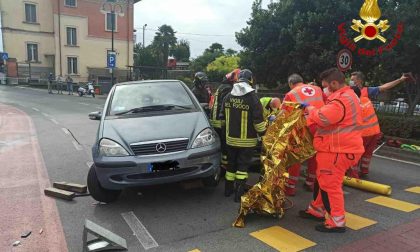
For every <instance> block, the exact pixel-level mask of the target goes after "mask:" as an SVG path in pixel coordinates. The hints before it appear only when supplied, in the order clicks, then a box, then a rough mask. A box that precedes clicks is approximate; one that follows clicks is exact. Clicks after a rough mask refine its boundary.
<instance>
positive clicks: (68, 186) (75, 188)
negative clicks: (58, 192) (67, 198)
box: [53, 182, 87, 193]
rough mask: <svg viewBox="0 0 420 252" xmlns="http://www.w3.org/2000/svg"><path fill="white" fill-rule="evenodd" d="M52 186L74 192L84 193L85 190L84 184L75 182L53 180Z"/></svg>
mask: <svg viewBox="0 0 420 252" xmlns="http://www.w3.org/2000/svg"><path fill="white" fill-rule="evenodd" d="M53 187H54V188H58V189H62V190H66V191H70V192H76V193H86V192H87V186H86V185H80V184H75V183H67V182H54V184H53Z"/></svg>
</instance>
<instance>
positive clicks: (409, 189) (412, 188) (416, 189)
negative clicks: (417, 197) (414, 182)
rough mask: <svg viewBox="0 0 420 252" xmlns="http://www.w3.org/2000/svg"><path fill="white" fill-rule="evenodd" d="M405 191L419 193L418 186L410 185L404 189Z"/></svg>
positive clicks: (419, 187)
mask: <svg viewBox="0 0 420 252" xmlns="http://www.w3.org/2000/svg"><path fill="white" fill-rule="evenodd" d="M405 191H407V192H412V193H418V194H420V186H415V187H410V188H407V189H405Z"/></svg>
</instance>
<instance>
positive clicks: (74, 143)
mask: <svg viewBox="0 0 420 252" xmlns="http://www.w3.org/2000/svg"><path fill="white" fill-rule="evenodd" d="M72 142H73V145H74V148H76V150H78V151H81V150H83V147H82V146H81V145H80V144H78V143H77V142H76V141H74V140H73V141H72Z"/></svg>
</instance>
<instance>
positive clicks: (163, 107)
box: [115, 104, 191, 116]
mask: <svg viewBox="0 0 420 252" xmlns="http://www.w3.org/2000/svg"><path fill="white" fill-rule="evenodd" d="M173 108H181V109H191V108H190V107H186V106H181V105H174V104H168V105H153V106H145V107H138V108H132V109H130V110H127V111H123V112H119V113H116V114H115V115H117V116H118V115H124V114H128V113H132V114H135V113H141V112H146V111H159V110H169V109H173Z"/></svg>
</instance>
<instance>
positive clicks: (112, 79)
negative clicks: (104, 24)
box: [111, 8, 115, 86]
mask: <svg viewBox="0 0 420 252" xmlns="http://www.w3.org/2000/svg"><path fill="white" fill-rule="evenodd" d="M111 23H112V24H111V30H112V31H111V34H112V35H111V41H112V42H111V52H112V53H114V29H115V27H114V24H115V8H112V10H111ZM111 86H114V68H111Z"/></svg>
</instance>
